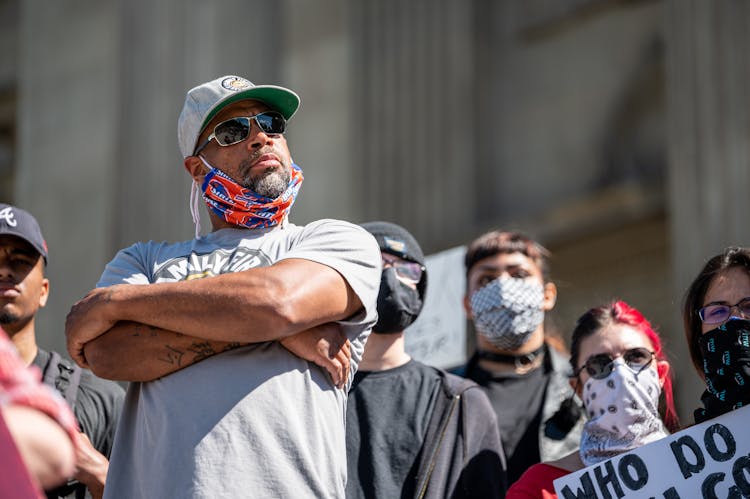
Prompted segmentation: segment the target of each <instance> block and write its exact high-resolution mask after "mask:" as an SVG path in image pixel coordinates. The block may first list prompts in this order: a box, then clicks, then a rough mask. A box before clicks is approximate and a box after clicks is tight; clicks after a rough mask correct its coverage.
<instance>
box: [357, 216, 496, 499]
mask: <svg viewBox="0 0 750 499" xmlns="http://www.w3.org/2000/svg"><path fill="white" fill-rule="evenodd" d="M362 227H364V228H365V229H366V230H367V231H368V232H370V233H371V234H372V235H373V236H374V237H375V239H376V240H377V242H378V245H379V246H380V251H381V255H382V261H383V273H382V278H381V283H380V292H379V294H378V305H377V308H378V322H377V324H376V325H375V327H373V330H372V333H371V334H370V337H369V338H368V340H367V344H366V345H365V352H364V355H363V357H362V361H361V363H360V365H359V371H358V372H357V374H356V375H355V377H354V382H353V384H352V388H351V390H350V391H349V402H348V405H347V423H346V451H347V461H348V466H347V467H348V479H347V486H346V497H347V498H348V499H353V498H364V497H368V498H393V497H402V498H406V497H417V496H419V497H425V498H431V497H435V498H438V497H439V498H444V497H452V498H460V497H488V498H496V497H504V495H505V488H506V478H505V457H504V453H503V450H502V446H501V444H500V437H499V433H498V429H497V421H496V418H495V413H494V410H493V409H492V406H491V404H490V402H489V400H488V399H487V396H486V395H485V394H484V392H483V391H482V390H481V389H480V388H479V387H478V385H476V384H475V383H474V382H472V381H469V380H466V379H463V378H460V377H458V376H454V375H451V374H448V373H446V372H445V371H443V370H441V369H438V368H435V367H431V366H427V365H425V364H423V363H421V362H419V361H416V360H414V359H412V358H411V357H410V356H409V355H408V354H407V353H406V350H405V348H404V330H405V329H406V328H407V327H408V326H409V325H411V324H412V323H413V322H414V321H415V320H416V319H417V317H418V316H419V312H420V311H421V309H422V306H423V304H424V300H425V293H426V291H427V271H426V269H425V259H424V254H423V253H422V249H421V248H420V247H419V244H418V243H417V241H416V240H415V239H414V237H413V236H412V235H411V234H410V233H409V232H408V231H406V230H405V229H404V228H403V227H400V226H398V225H395V224H392V223H388V222H369V223H365V224H362Z"/></svg>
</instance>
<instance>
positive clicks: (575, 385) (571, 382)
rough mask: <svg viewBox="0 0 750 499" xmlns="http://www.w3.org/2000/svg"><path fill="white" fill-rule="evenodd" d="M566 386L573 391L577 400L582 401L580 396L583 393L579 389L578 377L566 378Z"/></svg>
mask: <svg viewBox="0 0 750 499" xmlns="http://www.w3.org/2000/svg"><path fill="white" fill-rule="evenodd" d="M568 384H569V385H570V388H572V389H573V391H574V392H575V394H576V395H578V398H579V399H581V400H583V398H582V397H581V394H582V393H583V389H582V388H581V383H580V378H579V377H578V376H571V377H570V378H568Z"/></svg>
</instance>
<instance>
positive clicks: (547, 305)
mask: <svg viewBox="0 0 750 499" xmlns="http://www.w3.org/2000/svg"><path fill="white" fill-rule="evenodd" d="M556 302H557V286H555V283H554V282H548V283H547V284H545V285H544V301H542V310H544V311H545V312H549V311H550V310H552V309H553V308H554V307H555V303H556Z"/></svg>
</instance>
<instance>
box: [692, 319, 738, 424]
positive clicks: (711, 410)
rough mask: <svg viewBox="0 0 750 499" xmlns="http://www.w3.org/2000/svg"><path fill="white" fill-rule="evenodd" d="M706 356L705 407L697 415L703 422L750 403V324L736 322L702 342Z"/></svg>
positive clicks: (707, 335) (728, 323)
mask: <svg viewBox="0 0 750 499" xmlns="http://www.w3.org/2000/svg"><path fill="white" fill-rule="evenodd" d="M698 344H699V346H700V350H701V353H702V354H703V372H704V374H705V375H706V388H707V390H706V391H705V392H703V396H702V397H701V402H703V405H704V407H705V408H700V409H697V410H696V411H695V413H694V416H695V422H696V423H700V422H703V421H706V420H708V419H711V418H715V417H716V416H720V415H721V414H725V413H727V412H729V411H731V410H733V409H738V408H740V407H744V406H746V405H748V404H750V321H746V320H742V319H732V320H729V321H727V322H726V323H724V324H722V325H721V326H719V327H717V328H716V329H712V330H711V331H708V332H707V333H705V334H704V335H703V336H701V337H700V338H699V339H698Z"/></svg>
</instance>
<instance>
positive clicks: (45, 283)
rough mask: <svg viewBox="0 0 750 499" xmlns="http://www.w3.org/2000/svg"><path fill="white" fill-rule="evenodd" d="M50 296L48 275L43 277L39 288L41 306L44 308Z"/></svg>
mask: <svg viewBox="0 0 750 499" xmlns="http://www.w3.org/2000/svg"><path fill="white" fill-rule="evenodd" d="M48 298H49V279H47V278H46V277H45V278H44V279H42V286H41V289H40V290H39V307H40V308H42V307H44V306H45V305H47V299H48Z"/></svg>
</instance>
